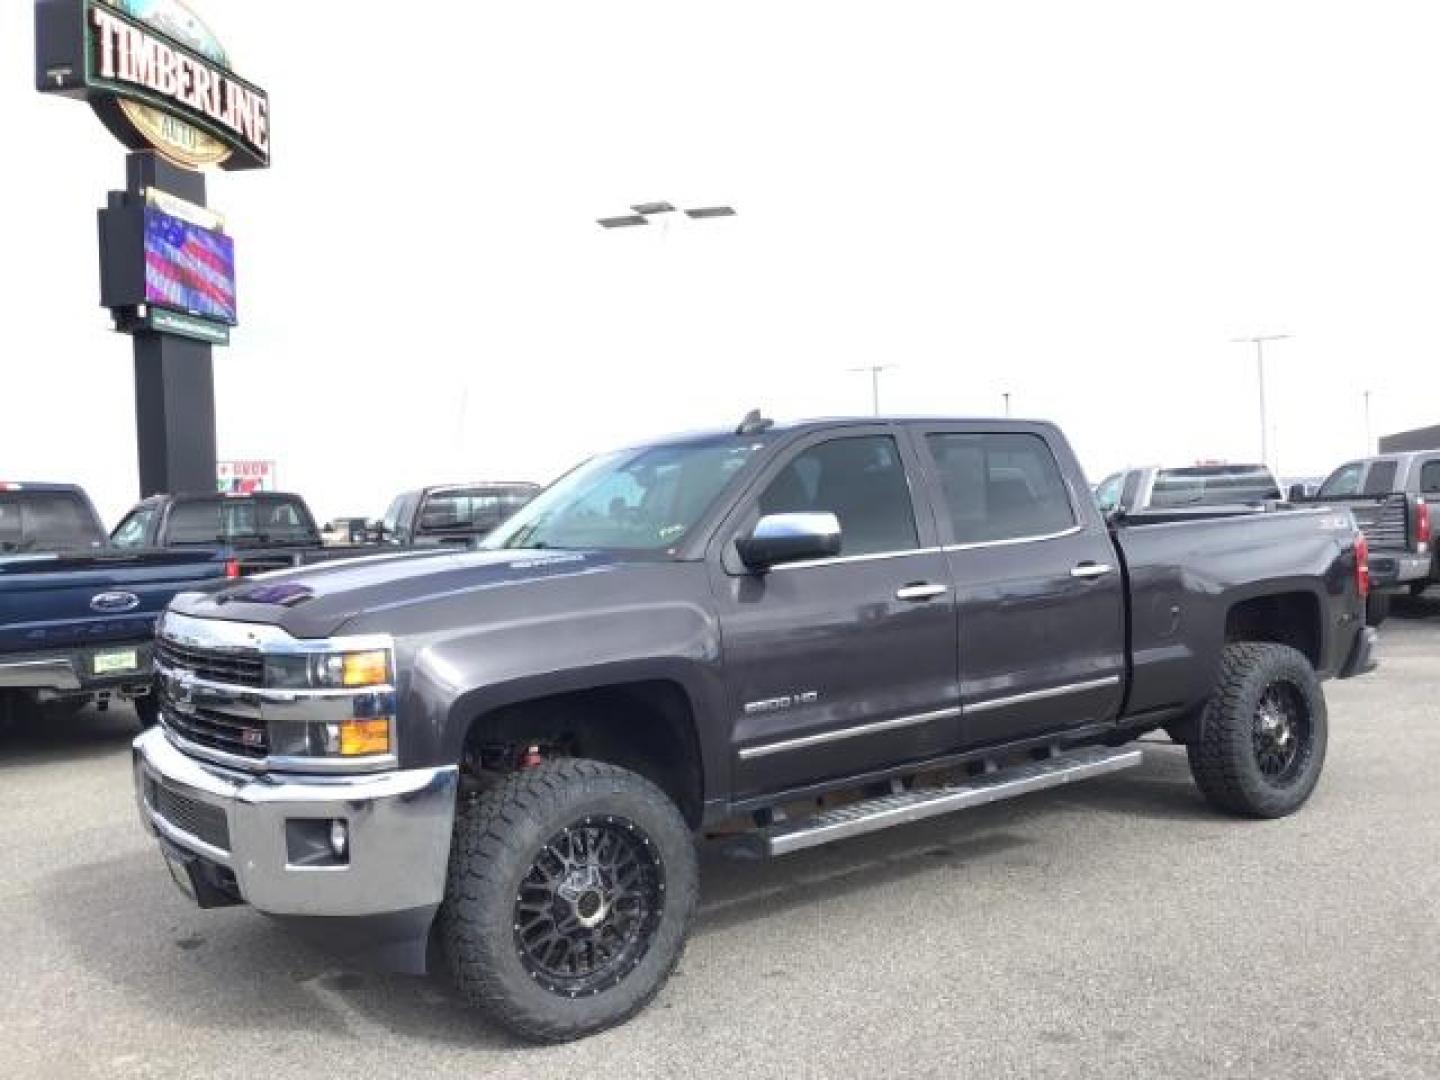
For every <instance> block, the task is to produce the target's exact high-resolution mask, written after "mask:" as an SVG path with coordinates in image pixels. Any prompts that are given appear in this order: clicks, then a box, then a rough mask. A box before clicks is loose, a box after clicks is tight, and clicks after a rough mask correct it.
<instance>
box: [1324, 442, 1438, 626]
mask: <svg viewBox="0 0 1440 1080" xmlns="http://www.w3.org/2000/svg"><path fill="white" fill-rule="evenodd" d="M1308 501H1310V502H1315V503H1320V504H1324V505H1328V506H1333V507H1343V508H1346V509H1348V510H1350V512H1351V513H1353V514H1354V515H1355V520H1356V521H1357V522H1358V523H1359V525H1360V528H1361V529H1362V530H1363V531H1364V533H1365V538H1366V540H1367V541H1368V542H1369V545H1370V581H1371V584H1372V586H1373V587H1374V588H1373V591H1372V593H1371V595H1370V599H1369V603H1368V616H1369V619H1370V622H1371V624H1372V625H1379V623H1381V622H1382V621H1383V620H1384V619H1385V617H1386V615H1387V614H1388V613H1389V609H1390V598H1391V596H1392V595H1394V594H1395V593H1400V592H1408V593H1410V594H1411V595H1412V596H1419V595H1420V594H1421V593H1423V592H1424V591H1425V590H1426V589H1428V588H1429V587H1430V586H1431V585H1433V584H1436V583H1437V582H1440V554H1437V553H1436V549H1435V540H1434V537H1433V535H1432V534H1433V524H1432V523H1433V522H1434V520H1435V517H1436V516H1437V515H1440V449H1435V450H1422V451H1418V452H1414V453H1406V454H1381V455H1379V456H1378V457H1370V458H1362V459H1360V460H1358V461H1347V462H1346V463H1345V464H1344V465H1341V466H1340V467H1339V468H1338V469H1336V470H1335V471H1334V472H1332V473H1331V474H1330V475H1329V476H1328V477H1326V479H1325V482H1324V483H1323V484H1321V485H1320V491H1319V493H1318V494H1316V495H1314V496H1312V497H1311V499H1309V500H1308Z"/></svg>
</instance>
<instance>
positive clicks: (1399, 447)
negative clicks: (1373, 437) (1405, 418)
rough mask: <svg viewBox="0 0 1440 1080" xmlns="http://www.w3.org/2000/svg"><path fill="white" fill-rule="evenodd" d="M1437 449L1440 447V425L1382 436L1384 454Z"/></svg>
mask: <svg viewBox="0 0 1440 1080" xmlns="http://www.w3.org/2000/svg"><path fill="white" fill-rule="evenodd" d="M1437 447H1440V424H1435V425H1433V426H1431V427H1423V428H1415V429H1414V430H1413V431H1397V432H1396V433H1395V434H1394V435H1381V436H1380V453H1382V454H1399V453H1403V452H1405V451H1406V450H1434V449H1436V448H1437Z"/></svg>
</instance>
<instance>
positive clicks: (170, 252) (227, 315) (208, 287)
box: [145, 206, 237, 326]
mask: <svg viewBox="0 0 1440 1080" xmlns="http://www.w3.org/2000/svg"><path fill="white" fill-rule="evenodd" d="M145 300H146V302H147V303H149V304H153V305H156V306H158V307H166V308H171V309H173V310H175V311H183V312H185V313H186V314H188V315H196V316H199V317H200V318H204V319H213V320H214V321H216V322H221V323H225V324H227V325H229V326H234V325H235V324H236V321H237V320H236V314H235V242H234V241H233V240H232V239H231V238H230V237H228V236H226V235H225V234H224V233H222V232H218V231H216V230H214V229H206V228H203V227H202V226H200V225H196V224H194V223H193V222H189V221H184V220H182V219H180V218H178V217H174V216H172V215H170V214H167V213H165V211H163V210H161V209H159V208H158V207H156V206H147V207H145Z"/></svg>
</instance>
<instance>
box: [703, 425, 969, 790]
mask: <svg viewBox="0 0 1440 1080" xmlns="http://www.w3.org/2000/svg"><path fill="white" fill-rule="evenodd" d="M902 434H903V433H902V432H901V431H899V430H898V429H897V428H895V427H892V426H889V425H864V426H846V427H843V428H836V429H829V430H825V431H822V432H818V433H813V434H810V435H807V436H806V437H804V438H803V439H801V440H799V441H797V442H796V443H795V444H794V445H792V446H791V447H789V448H787V450H786V451H785V452H784V453H782V454H781V455H779V456H778V458H777V459H776V460H775V461H774V462H772V463H771V464H770V465H769V466H768V467H767V469H766V470H765V471H764V473H762V474H761V476H759V477H757V479H756V482H755V483H754V485H753V486H752V488H751V490H750V491H749V492H748V493H747V495H746V497H745V498H744V499H742V500H741V502H740V503H739V505H738V506H737V507H736V509H735V511H734V513H733V514H732V515H731V517H730V518H729V520H728V521H727V522H726V524H725V526H723V527H722V529H721V532H720V534H719V538H720V548H721V556H722V557H721V558H719V559H716V560H714V561H712V568H711V573H712V582H713V588H714V595H715V598H716V606H717V610H718V614H719V618H720V630H721V638H722V640H723V642H724V650H725V652H724V670H725V680H726V684H727V685H726V690H727V696H728V698H729V701H730V706H731V709H732V719H731V721H730V731H731V738H732V746H733V749H734V752H735V758H734V762H733V776H734V790H735V792H736V793H737V794H738V795H740V796H742V797H743V796H745V795H754V794H759V793H773V792H778V791H781V790H785V789H789V788H795V787H800V786H803V785H804V784H807V783H810V782H816V781H823V780H826V779H831V778H835V777H843V776H851V775H854V774H857V773H863V772H866V771H868V770H872V769H880V768H883V767H885V766H887V765H893V764H898V763H902V762H906V761H914V760H919V759H922V758H926V757H933V756H935V755H938V754H940V753H943V752H944V751H947V750H949V749H952V748H953V747H954V746H955V743H956V739H957V737H958V728H957V723H958V721H957V717H958V713H959V709H958V704H959V702H958V698H957V687H956V674H957V669H956V664H955V634H956V622H955V609H954V603H953V599H952V596H951V590H950V588H949V578H948V571H947V569H946V565H945V557H944V554H943V553H942V552H941V551H940V549H939V546H938V543H937V538H936V534H935V531H934V528H935V526H934V519H933V515H932V514H931V513H930V510H929V507H928V505H926V504H925V503H924V502H923V501H917V500H916V499H915V498H914V496H913V494H912V491H913V488H914V487H915V486H916V483H917V480H916V467H917V464H918V463H917V461H916V459H915V458H914V456H913V452H912V451H911V449H910V448H909V447H908V446H907V445H906V442H905V440H904V439H903V438H902V437H901V435H902ZM822 511H823V512H829V513H833V514H835V515H836V517H837V518H839V521H840V530H841V543H842V547H841V551H840V554H839V556H836V557H833V558H824V559H815V560H812V561H808V562H796V563H789V564H784V565H779V566H775V567H773V568H771V569H770V570H769V571H767V572H765V573H751V572H748V571H746V570H744V569H743V567H741V566H739V565H738V564H737V561H736V556H735V550H734V545H735V539H736V537H738V536H740V535H742V534H748V532H749V531H750V530H751V529H752V528H753V527H754V525H755V522H756V521H757V520H758V519H759V518H760V516H761V515H762V514H780V513H796V512H802V513H803V512H822Z"/></svg>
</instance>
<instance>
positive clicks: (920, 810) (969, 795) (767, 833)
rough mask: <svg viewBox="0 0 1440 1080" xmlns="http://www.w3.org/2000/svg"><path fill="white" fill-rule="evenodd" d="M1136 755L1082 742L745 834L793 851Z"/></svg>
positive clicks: (1092, 772) (1126, 763)
mask: <svg viewBox="0 0 1440 1080" xmlns="http://www.w3.org/2000/svg"><path fill="white" fill-rule="evenodd" d="M1141 759H1142V755H1141V753H1140V751H1139V750H1137V749H1133V748H1132V749H1123V748H1122V749H1110V748H1108V747H1087V748H1085V749H1081V750H1072V751H1069V752H1067V753H1062V754H1057V755H1056V756H1054V757H1050V758H1046V759H1045V760H1044V761H1035V762H1027V763H1025V764H1023V765H1016V766H1012V767H1011V768H1008V769H1001V770H999V771H997V772H992V773H986V774H984V775H982V776H975V777H971V778H970V779H967V780H964V781H962V782H961V783H957V784H951V785H949V786H947V787H938V788H920V789H917V790H915V791H900V792H896V793H895V794H893V795H882V796H880V797H879V798H874V799H867V800H865V801H864V802H858V803H849V804H848V805H845V806H837V807H836V808H835V809H833V810H825V811H822V812H821V813H819V814H816V815H814V816H813V817H808V818H803V819H801V820H797V821H785V822H780V823H778V824H775V825H771V826H769V827H767V828H764V829H761V830H759V831H758V832H755V833H751V834H750V835H749V836H748V837H747V838H746V839H747V840H748V841H749V843H748V844H747V845H746V846H747V847H748V846H750V845H752V844H753V845H758V847H759V853H760V854H763V855H772V856H773V855H789V854H790V853H791V852H792V851H802V850H804V849H805V848H810V847H816V846H818V845H820V844H828V843H830V842H831V841H832V840H845V839H848V838H850V837H852V836H863V835H864V834H865V833H872V832H878V831H879V830H881V829H888V828H890V827H891V826H892V825H907V824H909V823H910V822H912V821H922V820H924V819H925V818H930V817H938V816H939V815H940V814H948V813H951V812H952V811H955V810H967V809H969V808H970V807H972V806H984V805H985V804H986V803H992V802H999V801H1000V800H1001V799H1011V798H1014V797H1015V796H1016V795H1028V794H1029V793H1030V792H1032V791H1041V790H1043V789H1044V788H1051V787H1058V786H1060V785H1061V784H1068V783H1070V782H1071V781H1074V780H1088V779H1090V778H1091V777H1092V776H1104V775H1105V774H1106V773H1113V772H1119V771H1120V770H1121V769H1128V768H1130V767H1131V766H1134V765H1139V764H1140V762H1141Z"/></svg>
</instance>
